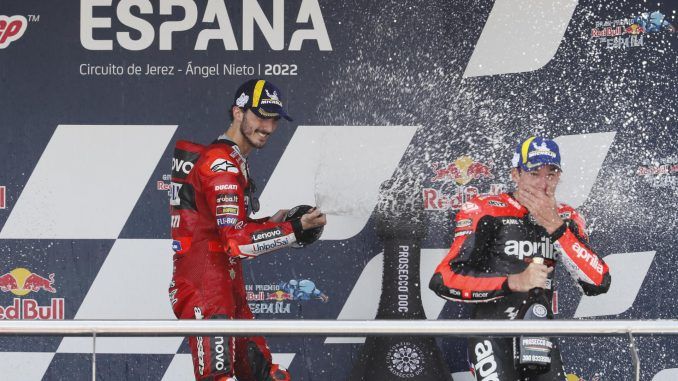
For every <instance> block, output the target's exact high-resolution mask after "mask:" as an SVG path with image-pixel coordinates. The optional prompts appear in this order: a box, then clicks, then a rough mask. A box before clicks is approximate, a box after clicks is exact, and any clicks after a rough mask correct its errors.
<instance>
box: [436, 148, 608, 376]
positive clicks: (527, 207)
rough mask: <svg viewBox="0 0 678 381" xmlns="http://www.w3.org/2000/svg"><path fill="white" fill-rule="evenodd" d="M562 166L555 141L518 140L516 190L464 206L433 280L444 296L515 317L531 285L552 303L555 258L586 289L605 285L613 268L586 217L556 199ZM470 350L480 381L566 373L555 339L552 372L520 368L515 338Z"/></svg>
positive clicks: (480, 342) (486, 312) (478, 310)
mask: <svg viewBox="0 0 678 381" xmlns="http://www.w3.org/2000/svg"><path fill="white" fill-rule="evenodd" d="M560 172H561V168H560V153H559V149H558V146H557V144H556V143H555V142H554V141H552V140H549V139H544V138H541V137H531V138H529V139H527V140H525V141H523V142H522V143H521V144H519V145H518V147H517V149H516V153H515V154H514V157H513V169H512V171H511V178H512V180H513V181H514V182H515V183H516V190H515V192H513V193H503V194H500V195H496V196H484V197H477V198H475V199H473V200H471V201H470V202H467V203H466V204H464V205H463V206H462V209H461V211H460V212H459V213H457V215H456V218H455V221H456V228H455V234H454V241H453V243H452V247H451V249H450V251H449V253H448V254H447V256H446V257H445V259H443V261H442V262H441V263H440V264H439V265H438V267H437V268H436V270H435V272H434V275H433V277H432V279H431V281H430V284H429V287H430V288H431V289H432V290H433V291H434V292H435V293H436V294H437V295H439V296H440V297H442V298H444V299H447V300H452V301H457V302H470V303H477V304H476V305H475V309H474V310H473V312H472V318H473V319H511V320H512V319H515V318H516V317H517V315H518V311H519V310H520V308H521V306H522V305H523V304H524V302H525V301H526V299H527V297H528V291H529V290H531V289H532V288H543V289H545V291H546V292H545V294H546V297H547V298H548V300H549V302H550V301H551V298H552V295H553V287H552V285H553V277H554V274H553V269H554V267H555V264H556V262H557V261H561V262H562V263H563V264H564V266H565V268H566V269H567V270H568V272H569V273H570V275H571V276H572V277H573V279H575V280H576V281H577V282H578V284H579V286H580V287H581V289H582V290H583V292H584V293H585V294H586V295H598V294H601V293H605V292H607V290H608V289H609V287H610V281H611V278H610V274H609V269H608V266H607V264H606V263H605V262H604V261H603V260H602V259H601V258H600V256H599V255H598V254H597V253H596V252H595V251H594V250H593V249H592V248H591V246H589V241H588V236H587V234H586V226H585V221H584V218H583V217H582V216H581V215H580V214H579V213H577V211H575V210H574V209H573V208H572V207H570V206H568V205H565V204H561V203H558V202H556V200H555V189H556V186H557V184H558V181H559V179H560ZM534 257H543V258H544V261H543V264H539V263H536V262H537V261H535V262H533V258H534ZM468 353H469V361H470V363H471V370H472V372H473V373H474V375H475V377H476V380H478V381H491V380H494V381H515V380H539V381H545V380H565V373H564V371H563V365H562V361H561V358H560V352H559V350H558V348H557V344H555V345H554V349H553V351H552V352H551V355H552V362H551V367H550V371H549V372H548V373H544V374H541V375H538V376H534V375H533V376H527V375H525V374H522V373H521V371H519V370H518V369H517V367H516V365H515V362H514V348H513V339H512V338H488V337H475V338H470V339H469V343H468Z"/></svg>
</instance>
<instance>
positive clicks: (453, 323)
mask: <svg viewBox="0 0 678 381" xmlns="http://www.w3.org/2000/svg"><path fill="white" fill-rule="evenodd" d="M521 334H528V335H542V336H581V335H592V336H627V337H628V338H629V346H630V349H631V358H632V362H633V365H634V370H635V379H636V380H640V360H639V358H638V353H637V350H636V345H635V340H634V335H636V336H637V335H677V334H678V320H546V321H544V320H542V321H534V320H530V321H526V320H520V321H516V320H513V321H510V320H508V321H507V320H37V321H35V320H32V321H28V320H4V321H0V336H3V335H4V336H7V335H20V336H92V338H93V340H92V379H93V380H95V376H96V338H97V337H101V336H210V335H228V336H254V335H257V336H259V335H264V336H272V335H285V336H464V337H467V336H518V335H521Z"/></svg>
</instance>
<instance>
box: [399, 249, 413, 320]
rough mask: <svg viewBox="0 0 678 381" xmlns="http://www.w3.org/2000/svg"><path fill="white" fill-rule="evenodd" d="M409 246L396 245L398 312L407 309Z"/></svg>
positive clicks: (408, 303) (408, 297) (408, 302)
mask: <svg viewBox="0 0 678 381" xmlns="http://www.w3.org/2000/svg"><path fill="white" fill-rule="evenodd" d="M409 279H410V247H409V246H406V245H400V246H399V247H398V312H407V311H409V305H410V301H409V299H410V295H409V287H408V285H409Z"/></svg>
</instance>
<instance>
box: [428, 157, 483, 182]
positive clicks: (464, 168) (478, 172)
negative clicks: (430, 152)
mask: <svg viewBox="0 0 678 381" xmlns="http://www.w3.org/2000/svg"><path fill="white" fill-rule="evenodd" d="M493 166H494V165H493V163H491V162H490V163H488V164H484V163H481V162H480V161H476V160H473V158H472V157H470V156H462V157H460V158H458V159H457V160H455V161H454V162H453V163H450V164H443V163H433V164H432V165H431V169H432V170H433V173H434V174H435V176H433V177H432V178H431V181H434V182H439V181H440V182H448V181H454V182H455V183H457V184H458V185H466V184H468V183H469V182H471V181H472V180H479V179H493V178H494V175H493V174H492V167H493Z"/></svg>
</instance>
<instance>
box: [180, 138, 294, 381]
mask: <svg viewBox="0 0 678 381" xmlns="http://www.w3.org/2000/svg"><path fill="white" fill-rule="evenodd" d="M253 193H254V190H253V182H252V180H251V179H250V178H249V173H248V167H247V163H246V161H245V158H244V157H243V156H242V155H241V154H240V151H239V150H238V147H237V146H236V145H235V143H233V142H232V141H230V140H228V139H227V138H226V137H225V136H222V137H220V138H219V139H218V140H217V141H215V142H214V143H212V144H211V145H209V146H207V147H204V146H201V145H198V144H194V143H190V142H187V141H179V142H177V145H176V148H175V152H174V157H173V162H172V189H171V199H170V206H171V208H170V209H171V224H172V239H173V244H172V245H173V249H174V251H175V254H174V271H173V277H172V282H171V284H170V289H169V293H170V299H171V302H172V308H173V310H174V313H175V315H176V316H177V317H178V318H179V319H252V318H253V316H252V313H251V312H250V309H249V306H248V303H247V299H246V297H245V295H246V294H245V285H244V281H243V273H242V264H241V262H242V259H244V258H254V257H256V256H258V255H260V254H264V253H268V252H270V251H273V250H275V249H280V248H283V247H287V246H290V245H291V244H292V243H294V242H296V240H297V238H296V236H297V235H300V234H301V232H302V229H301V223H300V221H298V220H297V221H292V222H272V221H269V219H268V218H264V219H259V220H253V219H250V218H249V214H250V212H251V211H252V210H253V209H257V208H256V207H257V205H256V203H257V201H256V200H255V199H254V197H253ZM189 345H190V347H191V352H192V354H193V363H194V370H195V376H196V380H204V379H210V380H211V379H222V378H223V379H228V377H233V376H237V379H238V380H239V381H246V380H256V381H259V380H277V379H282V380H284V379H288V378H289V376H288V375H287V374H286V372H284V371H280V370H277V366H276V365H274V364H273V365H272V364H271V353H270V351H269V349H268V346H267V345H266V342H265V341H264V339H263V338H262V337H248V338H234V337H224V336H216V337H204V336H202V337H190V338H189ZM276 374H277V375H276ZM276 377H278V378H276Z"/></svg>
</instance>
